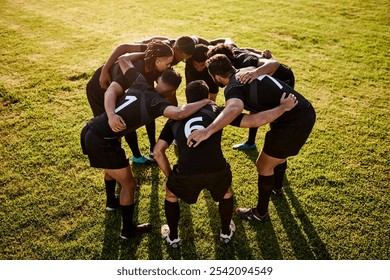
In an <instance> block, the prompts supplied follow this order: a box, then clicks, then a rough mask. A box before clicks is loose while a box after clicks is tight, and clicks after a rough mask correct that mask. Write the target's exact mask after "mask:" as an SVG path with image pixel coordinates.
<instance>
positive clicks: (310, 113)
mask: <svg viewBox="0 0 390 280" xmlns="http://www.w3.org/2000/svg"><path fill="white" fill-rule="evenodd" d="M315 120H316V114H315V111H314V108H313V107H312V106H311V105H310V106H309V107H307V108H306V109H305V110H301V111H299V112H297V115H296V116H295V117H294V119H293V120H291V121H288V122H282V123H271V130H269V131H268V132H267V134H266V135H265V141H264V147H263V151H264V153H266V154H267V155H269V156H271V157H275V158H280V159H284V158H287V157H289V156H295V155H297V154H298V153H299V150H300V149H301V148H302V146H303V145H304V144H305V142H306V140H307V138H308V137H309V135H310V132H311V130H312V128H313V126H314V123H315Z"/></svg>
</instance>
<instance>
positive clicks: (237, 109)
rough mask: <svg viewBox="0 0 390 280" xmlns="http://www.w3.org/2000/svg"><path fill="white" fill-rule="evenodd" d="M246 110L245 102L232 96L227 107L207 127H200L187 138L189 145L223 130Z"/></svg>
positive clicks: (197, 143)
mask: <svg viewBox="0 0 390 280" xmlns="http://www.w3.org/2000/svg"><path fill="white" fill-rule="evenodd" d="M242 110H244V103H243V102H242V100H240V99H238V98H231V99H229V100H228V101H227V102H226V107H225V109H223V110H222V112H221V113H220V114H219V115H218V117H217V118H216V119H215V120H214V121H213V122H212V123H211V124H210V125H209V126H208V127H207V128H205V129H199V130H195V131H194V132H192V133H191V134H190V135H189V136H188V138H187V145H188V146H189V147H196V146H198V145H199V143H200V142H202V141H204V140H206V139H208V138H209V137H210V136H211V135H212V134H213V133H215V132H217V131H218V130H221V129H222V128H224V127H225V126H227V125H228V124H230V123H231V122H232V121H233V120H234V119H235V118H236V117H237V116H238V115H239V114H241V113H242Z"/></svg>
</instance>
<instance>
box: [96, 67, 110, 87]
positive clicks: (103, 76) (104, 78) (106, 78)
mask: <svg viewBox="0 0 390 280" xmlns="http://www.w3.org/2000/svg"><path fill="white" fill-rule="evenodd" d="M99 84H100V87H101V88H104V89H107V88H108V86H109V85H110V84H111V77H110V73H109V72H108V70H103V69H102V72H101V73H100V77H99Z"/></svg>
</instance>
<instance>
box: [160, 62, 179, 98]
mask: <svg viewBox="0 0 390 280" xmlns="http://www.w3.org/2000/svg"><path fill="white" fill-rule="evenodd" d="M180 83H181V76H180V74H179V73H178V72H176V71H175V70H173V69H167V70H165V71H164V72H163V73H162V75H161V76H160V77H158V79H157V85H156V87H155V89H156V91H157V92H158V93H159V94H160V95H161V96H162V97H164V98H167V97H169V96H170V95H171V94H172V93H174V92H176V90H177V88H178V87H179V85H180Z"/></svg>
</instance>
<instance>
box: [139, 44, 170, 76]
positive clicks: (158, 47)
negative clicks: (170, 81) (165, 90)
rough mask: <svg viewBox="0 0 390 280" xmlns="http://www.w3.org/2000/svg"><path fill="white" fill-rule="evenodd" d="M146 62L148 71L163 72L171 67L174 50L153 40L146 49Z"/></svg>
mask: <svg viewBox="0 0 390 280" xmlns="http://www.w3.org/2000/svg"><path fill="white" fill-rule="evenodd" d="M144 61H145V66H146V68H147V69H150V70H156V71H159V72H163V71H165V70H167V69H168V68H170V67H171V64H172V61H173V50H172V48H171V47H170V46H169V45H168V44H166V43H164V42H162V41H159V40H153V41H151V42H150V43H149V44H148V46H147V48H146V51H145V59H144Z"/></svg>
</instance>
